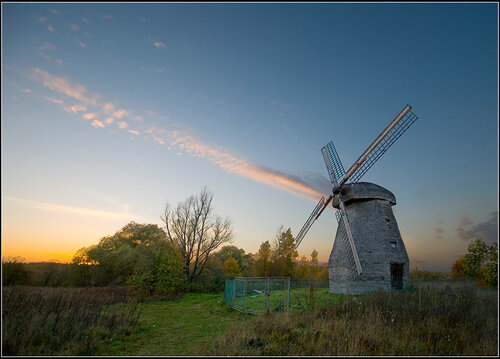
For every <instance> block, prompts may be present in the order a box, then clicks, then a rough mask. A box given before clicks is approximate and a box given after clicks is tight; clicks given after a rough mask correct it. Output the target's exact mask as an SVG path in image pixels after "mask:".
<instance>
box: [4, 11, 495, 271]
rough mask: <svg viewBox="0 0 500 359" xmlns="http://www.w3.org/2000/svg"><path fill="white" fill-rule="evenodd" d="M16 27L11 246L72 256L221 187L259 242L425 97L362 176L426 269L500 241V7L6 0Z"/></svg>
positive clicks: (300, 214) (7, 223)
mask: <svg viewBox="0 0 500 359" xmlns="http://www.w3.org/2000/svg"><path fill="white" fill-rule="evenodd" d="M1 35H2V112H1V169H2V172H1V180H2V183H1V190H2V202H1V205H2V257H8V256H20V257H22V258H24V259H25V260H26V261H47V260H57V261H62V262H67V261H70V260H71V257H72V255H73V254H74V253H75V252H76V251H77V250H78V249H80V248H82V247H86V246H90V245H94V244H97V243H98V241H99V239H100V238H102V237H104V236H107V235H112V234H114V233H115V232H116V231H118V230H120V229H121V228H122V227H123V226H124V225H126V224H127V223H129V222H130V221H136V222H138V223H153V224H158V225H159V226H162V225H163V224H162V222H161V219H160V216H161V214H162V211H163V210H164V208H165V205H166V204H167V203H170V204H172V205H174V206H175V205H177V204H178V203H179V202H182V201H184V200H186V199H187V198H188V197H190V196H192V195H197V194H199V193H200V191H201V190H202V188H204V187H206V188H207V189H208V190H209V191H210V192H211V193H213V207H214V211H215V213H216V214H218V215H220V216H221V217H229V218H230V220H231V223H232V228H233V233H234V236H233V240H232V242H231V243H230V244H231V245H235V246H237V247H239V248H243V249H244V250H245V252H246V253H256V252H257V251H258V249H259V246H260V245H261V244H262V243H263V242H265V241H270V242H272V241H273V240H274V237H275V235H276V232H277V230H278V229H279V227H280V226H281V225H283V226H284V228H291V230H292V234H294V235H296V234H297V233H298V232H299V230H300V229H301V228H302V226H303V224H304V222H305V221H306V220H307V218H308V217H309V215H310V213H311V212H312V210H313V209H314V207H315V205H316V203H317V202H318V201H319V199H320V198H321V196H323V195H326V196H328V195H329V194H330V193H331V185H330V181H329V179H328V173H327V171H326V166H325V163H324V161H323V157H322V155H321V147H323V146H324V145H326V144H327V143H328V142H329V141H330V140H332V141H333V142H334V144H335V147H336V149H337V151H338V154H339V156H340V158H341V160H342V163H343V166H344V168H345V169H346V170H347V169H348V168H349V167H350V166H351V165H352V164H353V163H354V161H355V160H356V159H357V158H358V157H359V156H360V155H361V153H362V152H363V151H364V150H365V149H366V148H367V147H368V145H369V144H370V143H371V142H372V141H373V140H374V139H375V137H376V136H377V135H378V134H379V133H380V132H381V131H382V130H383V129H384V128H385V127H386V126H387V125H388V123H389V122H390V121H391V120H392V119H393V118H394V117H395V116H396V115H397V114H398V113H399V112H400V111H401V110H402V109H403V108H404V107H405V106H406V105H407V104H409V105H410V106H412V111H413V112H414V113H415V114H416V115H417V116H418V120H417V121H416V122H415V123H414V124H413V126H412V127H411V128H410V129H409V130H408V131H407V132H405V133H404V135H403V136H402V137H401V138H399V139H398V141H397V142H396V143H395V144H394V145H393V146H392V147H391V148H390V149H389V150H388V151H387V152H386V153H385V154H384V155H383V157H382V158H381V159H379V160H378V162H377V163H376V164H375V165H374V166H373V167H372V168H371V169H370V170H369V171H368V172H367V173H366V174H365V175H364V176H363V178H362V179H361V180H362V181H366V182H373V183H376V184H378V185H380V186H382V187H384V188H386V189H388V190H390V191H391V192H392V193H394V195H395V197H396V201H397V204H396V205H395V206H393V207H392V208H393V211H394V214H395V217H396V219H397V221H398V226H399V230H400V232H401V236H402V238H403V241H404V243H405V246H406V249H407V251H408V255H409V258H410V266H411V268H416V267H419V268H421V269H426V270H436V271H445V272H446V271H450V269H451V265H452V263H453V262H454V261H455V260H456V259H457V258H459V257H460V256H462V255H464V254H465V253H466V252H467V246H468V244H469V243H470V242H471V241H472V240H473V239H475V238H478V237H480V238H483V239H484V240H485V241H487V242H488V243H494V242H497V241H498V238H497V237H498V153H499V151H498V148H499V147H498V123H499V121H498V4H496V3H413V4H412V3H43V4H41V3H2V34H1ZM336 229H337V223H336V219H335V215H334V210H333V209H332V208H331V207H330V208H329V209H328V210H326V211H324V212H323V214H322V215H321V216H320V217H319V218H318V220H316V222H315V223H314V224H313V226H312V227H311V229H310V230H309V232H308V233H307V235H306V237H305V238H304V239H303V241H302V243H301V244H300V246H299V248H298V251H299V253H300V255H305V256H310V254H311V252H312V251H313V250H314V249H315V250H317V251H318V252H319V260H320V261H325V262H326V261H328V258H329V255H330V251H331V248H332V245H333V241H334V238H335V231H336Z"/></svg>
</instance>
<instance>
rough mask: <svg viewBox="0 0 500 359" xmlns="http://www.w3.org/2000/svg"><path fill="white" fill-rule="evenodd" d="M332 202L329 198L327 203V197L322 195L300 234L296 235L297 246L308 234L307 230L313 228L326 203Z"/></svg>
mask: <svg viewBox="0 0 500 359" xmlns="http://www.w3.org/2000/svg"><path fill="white" fill-rule="evenodd" d="M329 202H330V198H329V199H328V202H327V203H326V204H325V197H321V199H320V200H319V202H318V204H317V205H316V207H314V210H313V211H312V213H311V215H310V216H309V218H308V219H307V221H306V223H305V224H304V225H303V226H302V229H301V230H300V232H299V234H297V237H295V248H297V247H298V246H299V244H300V242H301V241H302V239H303V238H304V236H305V235H306V233H307V231H308V230H309V228H311V226H312V224H313V222H314V221H315V220H316V218H318V216H319V214H320V213H321V212H323V209H325V207H326V205H328V203H329Z"/></svg>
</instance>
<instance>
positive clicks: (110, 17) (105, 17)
mask: <svg viewBox="0 0 500 359" xmlns="http://www.w3.org/2000/svg"><path fill="white" fill-rule="evenodd" d="M102 17H103V19H106V20H109V19H112V18H113V16H111V15H102Z"/></svg>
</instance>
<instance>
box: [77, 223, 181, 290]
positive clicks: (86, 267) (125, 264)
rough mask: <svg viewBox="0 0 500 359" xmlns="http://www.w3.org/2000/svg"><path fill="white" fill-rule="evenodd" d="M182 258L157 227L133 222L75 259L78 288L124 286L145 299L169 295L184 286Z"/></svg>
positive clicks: (83, 251)
mask: <svg viewBox="0 0 500 359" xmlns="http://www.w3.org/2000/svg"><path fill="white" fill-rule="evenodd" d="M183 264H184V262H183V258H182V255H181V253H180V251H179V250H178V249H177V248H174V247H173V246H172V245H171V244H170V243H168V242H167V238H166V233H165V232H164V231H163V229H161V228H159V227H158V226H157V225H154V224H138V223H135V222H130V223H128V224H127V225H126V226H124V227H123V228H122V229H121V230H119V231H118V232H116V233H115V234H114V235H112V236H106V237H103V238H101V240H100V241H99V243H98V244H97V245H93V246H90V247H87V248H82V249H80V250H78V251H77V253H75V256H74V257H73V268H72V274H73V275H72V278H73V283H74V284H76V285H109V284H112V285H122V284H127V285H128V286H129V287H130V288H131V289H132V290H134V291H135V292H137V293H140V294H142V295H152V294H168V293H172V292H174V291H178V290H181V289H182V288H183V284H184V278H185V277H184V272H183Z"/></svg>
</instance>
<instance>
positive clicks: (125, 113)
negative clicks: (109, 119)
mask: <svg viewBox="0 0 500 359" xmlns="http://www.w3.org/2000/svg"><path fill="white" fill-rule="evenodd" d="M113 116H114V117H116V118H122V117H123V116H128V111H126V110H119V111H116V112H113Z"/></svg>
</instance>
